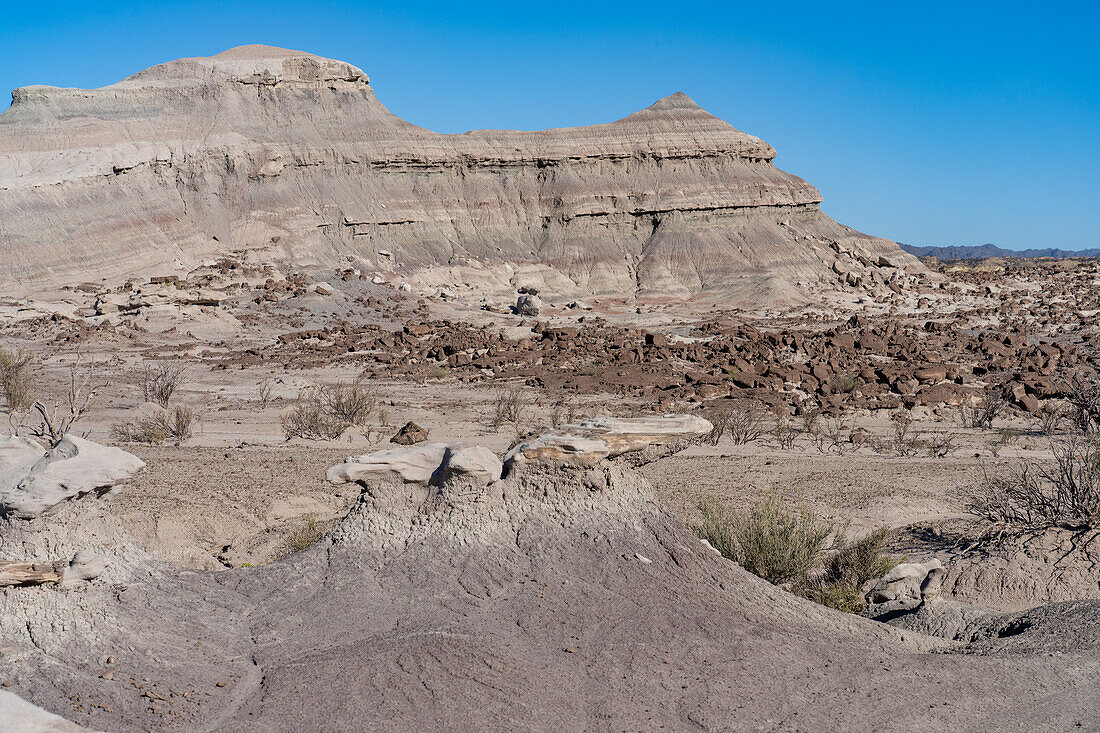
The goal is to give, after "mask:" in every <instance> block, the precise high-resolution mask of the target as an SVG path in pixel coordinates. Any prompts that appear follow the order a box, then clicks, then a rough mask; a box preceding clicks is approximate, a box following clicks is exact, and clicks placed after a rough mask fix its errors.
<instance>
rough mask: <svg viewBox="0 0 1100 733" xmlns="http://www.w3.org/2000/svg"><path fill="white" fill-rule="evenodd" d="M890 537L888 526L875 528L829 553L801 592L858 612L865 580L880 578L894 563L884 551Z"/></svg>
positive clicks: (827, 604) (829, 604)
mask: <svg viewBox="0 0 1100 733" xmlns="http://www.w3.org/2000/svg"><path fill="white" fill-rule="evenodd" d="M889 539H890V530H888V529H878V530H875V531H874V532H872V533H871V534H869V535H867V536H866V537H863V538H862V539H859V540H857V541H856V542H854V543H852V544H850V545H847V546H845V547H842V548H841V549H839V550H837V551H836V552H834V553H833V554H831V555H829V557H828V558H827V559H826V560H825V565H824V569H823V570H822V572H821V573H820V574H818V575H816V576H814V577H813V578H811V579H810V580H809V582H808V583H807V585H806V588H805V590H804V591H803V593H802V595H804V596H805V597H806V598H809V599H810V600H811V601H814V602H816V603H820V604H821V605H823V606H829V607H830V608H835V609H837V610H840V611H847V612H848V613H859V612H860V611H862V610H863V609H864V607H865V606H866V602H865V601H864V599H863V593H862V590H861V589H862V588H863V585H864V583H866V582H867V581H869V580H874V579H875V578H881V577H882V576H884V575H886V573H888V572H890V570H891V569H892V568H893V567H894V565H896V564H897V563H895V562H894V560H893V558H891V557H890V556H888V555H886V554H885V550H886V543H887V541H888V540H889Z"/></svg>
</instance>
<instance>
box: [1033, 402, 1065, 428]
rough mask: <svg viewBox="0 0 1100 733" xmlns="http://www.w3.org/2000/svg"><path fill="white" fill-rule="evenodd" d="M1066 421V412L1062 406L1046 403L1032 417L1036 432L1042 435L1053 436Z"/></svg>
mask: <svg viewBox="0 0 1100 733" xmlns="http://www.w3.org/2000/svg"><path fill="white" fill-rule="evenodd" d="M1065 420H1066V411H1065V410H1064V409H1063V408H1062V406H1061V405H1056V404H1053V403H1050V402H1045V403H1043V404H1042V405H1040V407H1039V409H1038V411H1036V413H1035V414H1034V416H1033V417H1032V421H1033V423H1034V425H1035V428H1036V430H1038V432H1039V433H1041V434H1042V435H1049V436H1053V435H1054V434H1055V433H1057V432H1058V429H1059V428H1060V427H1061V426H1062V423H1063V422H1065Z"/></svg>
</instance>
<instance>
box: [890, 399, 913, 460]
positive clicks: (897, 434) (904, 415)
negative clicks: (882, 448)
mask: <svg viewBox="0 0 1100 733" xmlns="http://www.w3.org/2000/svg"><path fill="white" fill-rule="evenodd" d="M890 427H891V429H892V436H891V437H892V440H891V443H890V447H891V448H892V449H893V451H894V452H895V453H897V454H898V455H899V456H907V457H908V456H914V455H916V454H917V447H918V440H917V437H916V435H915V434H914V432H913V416H912V415H910V414H909V411H908V410H902V409H899V410H895V411H894V412H893V413H891V414H890Z"/></svg>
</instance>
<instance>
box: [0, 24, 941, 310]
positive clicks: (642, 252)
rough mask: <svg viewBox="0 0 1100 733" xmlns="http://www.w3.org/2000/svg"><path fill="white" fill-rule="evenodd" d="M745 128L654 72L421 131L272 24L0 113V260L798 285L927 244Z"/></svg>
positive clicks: (677, 291)
mask: <svg viewBox="0 0 1100 733" xmlns="http://www.w3.org/2000/svg"><path fill="white" fill-rule="evenodd" d="M775 155H776V153H775V150H774V149H773V148H772V147H771V146H769V145H768V144H767V143H765V142H763V141H762V140H760V139H758V138H755V137H753V136H751V135H747V134H745V133H743V132H741V131H739V130H736V129H734V128H733V127H731V126H730V125H728V124H727V123H725V122H723V121H722V120H719V119H718V118H716V117H714V116H712V115H710V114H708V113H707V112H705V111H704V110H703V109H701V108H700V107H699V106H698V105H696V104H695V103H694V102H693V101H692V100H691V99H689V98H688V97H686V96H685V95H683V94H679V93H677V94H673V95H672V96H669V97H666V98H664V99H662V100H660V101H658V102H656V103H655V104H653V105H652V106H650V107H648V108H646V109H644V110H642V111H640V112H636V113H634V114H632V115H629V116H627V117H625V118H623V119H621V120H618V121H616V122H612V123H609V124H603V125H594V126H591V127H580V128H568V129H556V130H544V131H540V132H512V131H501V130H480V131H475V132H470V133H466V134H463V135H440V134H436V133H434V132H431V131H429V130H425V129H422V128H419V127H416V126H415V125H412V124H410V123H408V122H405V121H404V120H401V119H399V118H398V117H396V116H394V115H393V114H391V113H390V112H389V111H388V110H386V108H385V107H383V106H382V104H381V103H380V102H379V101H378V100H377V99H376V98H375V96H374V92H373V90H372V88H371V85H370V82H369V80H368V79H367V76H366V75H365V74H364V73H363V72H362V71H360V70H359V69H357V68H355V67H353V66H351V65H349V64H346V63H342V62H339V61H332V60H329V59H323V58H320V57H317V56H313V55H310V54H305V53H301V52H296V51H286V50H283V49H276V48H271V47H267V46H244V47H240V48H235V49H231V50H229V51H226V52H224V53H221V54H218V55H217V56H213V57H209V58H190V59H179V60H177V61H172V62H169V63H165V64H161V65H159V66H154V67H152V68H150V69H146V70H145V71H142V72H140V73H138V74H135V75H133V76H131V77H128V78H127V79H124V80H123V81H121V82H118V83H116V84H113V85H111V86H108V87H104V88H102V89H96V90H83V89H60V88H54V87H44V86H33V87H24V88H21V89H17V90H16V91H15V92H14V93H13V103H12V106H11V108H10V109H9V110H7V111H6V112H4V113H3V114H2V115H0V263H2V264H0V282H2V283H7V284H10V285H11V286H13V287H14V284H15V283H17V282H18V283H20V284H22V285H27V284H31V283H40V282H44V281H49V282H61V283H64V282H68V283H75V282H81V281H85V280H90V279H98V278H100V277H108V278H110V277H114V276H123V275H129V274H145V275H148V274H150V273H153V274H163V272H164V271H166V270H171V269H172V268H173V267H175V268H177V269H178V271H181V272H182V271H186V269H187V268H189V267H192V266H194V265H196V264H197V263H198V262H199V261H200V260H201V259H202V258H206V257H209V256H211V255H214V254H217V253H219V252H226V251H229V250H234V249H245V248H270V249H273V250H275V251H276V252H277V254H278V255H279V256H280V257H286V258H288V259H289V260H290V261H292V262H295V263H297V264H300V265H301V264H309V263H318V262H333V261H338V260H339V261H346V259H345V258H351V259H352V260H353V261H356V262H358V263H359V264H360V265H362V266H365V267H371V268H374V269H376V270H379V271H389V272H392V273H394V275H395V277H400V278H401V279H402V280H407V281H409V282H414V283H417V284H419V285H420V286H421V287H430V286H432V285H440V286H441V285H449V284H450V283H452V282H461V283H465V284H471V285H474V286H475V287H476V288H478V289H480V290H482V291H485V292H488V291H496V292H506V291H513V290H514V289H515V288H517V287H524V286H534V287H537V288H538V289H540V290H541V291H542V292H543V293H544V294H547V293H548V294H556V295H570V294H576V295H579V294H586V293H604V294H607V293H613V294H619V295H622V294H628V295H634V294H638V295H642V296H655V297H669V296H671V297H687V296H692V295H696V294H699V293H704V294H711V295H715V296H721V297H723V298H724V299H725V300H727V301H728V302H733V301H737V300H743V301H745V302H752V303H759V302H761V301H767V300H798V299H800V298H801V297H804V295H805V288H807V287H809V286H821V287H828V288H864V289H872V290H873V289H875V288H884V287H887V286H889V285H894V286H895V287H896V284H897V283H898V282H899V279H900V280H903V279H904V277H905V275H904V272H903V270H904V268H907V267H908V268H910V269H913V270H920V269H922V266H921V265H920V264H919V263H918V262H917V261H916V260H915V259H914V258H912V257H911V256H910V255H908V254H906V253H904V252H902V251H901V250H900V249H899V248H898V246H897V245H896V244H894V243H893V242H890V241H888V240H884V239H876V238H872V237H868V236H865V235H862V234H860V233H858V232H855V231H853V230H851V229H849V228H847V227H844V226H841V225H839V224H837V223H836V222H834V221H833V220H832V219H830V218H829V217H827V216H826V215H825V214H823V213H822V212H821V211H820V209H819V208H818V204H819V203H820V201H821V195H820V194H819V193H818V191H817V190H816V189H815V188H814V187H813V186H811V185H809V184H808V183H806V182H805V181H803V180H801V179H800V178H797V177H795V176H792V175H789V174H787V173H784V172H783V171H780V170H779V169H777V168H776V167H775V166H774V165H773V164H772V161H773V159H774V158H775Z"/></svg>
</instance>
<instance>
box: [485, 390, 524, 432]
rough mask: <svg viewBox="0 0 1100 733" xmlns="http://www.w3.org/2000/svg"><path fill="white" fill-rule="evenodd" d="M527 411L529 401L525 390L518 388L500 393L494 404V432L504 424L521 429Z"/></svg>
mask: <svg viewBox="0 0 1100 733" xmlns="http://www.w3.org/2000/svg"><path fill="white" fill-rule="evenodd" d="M526 411H527V399H526V398H525V397H524V395H523V390H521V389H519V388H518V387H513V388H512V389H509V390H506V391H503V392H501V393H499V394H498V395H497V397H496V400H495V401H494V402H493V416H492V419H491V420H490V424H491V425H492V427H493V429H494V430H499V429H500V428H501V427H502V426H503V425H504V424H506V423H512V424H513V425H515V426H516V429H519V426H520V423H521V422H522V421H523V416H524V413H525V412H526Z"/></svg>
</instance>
